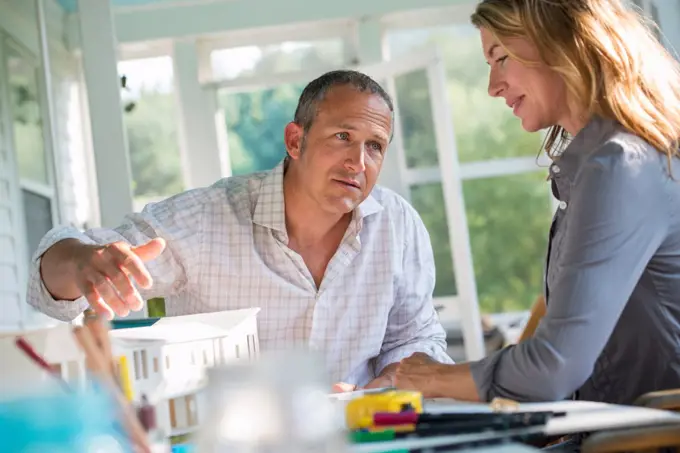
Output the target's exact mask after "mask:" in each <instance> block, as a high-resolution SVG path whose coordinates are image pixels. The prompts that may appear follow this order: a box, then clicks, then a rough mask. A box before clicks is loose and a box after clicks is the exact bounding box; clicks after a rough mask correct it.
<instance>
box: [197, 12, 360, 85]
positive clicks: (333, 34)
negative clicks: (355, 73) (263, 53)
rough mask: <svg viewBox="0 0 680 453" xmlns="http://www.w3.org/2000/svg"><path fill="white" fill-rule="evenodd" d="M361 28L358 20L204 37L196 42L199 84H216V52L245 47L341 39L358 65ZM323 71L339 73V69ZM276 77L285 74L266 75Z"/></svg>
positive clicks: (276, 27)
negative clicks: (212, 55) (214, 53)
mask: <svg viewBox="0 0 680 453" xmlns="http://www.w3.org/2000/svg"><path fill="white" fill-rule="evenodd" d="M357 27H358V24H357V21H356V20H354V19H341V20H330V21H323V22H311V23H307V24H290V25H278V26H272V27H262V28H257V29H246V30H236V31H232V32H227V33H220V34H214V35H207V36H201V37H200V38H197V39H196V48H197V52H198V59H199V80H200V81H201V83H204V84H209V83H211V82H216V80H214V79H213V71H212V65H211V58H210V55H211V53H212V52H213V51H216V50H224V49H233V48H236V47H245V46H267V45H272V44H277V43H281V42H284V41H319V40H324V39H337V38H340V39H342V41H343V44H344V48H345V52H346V55H345V61H350V62H351V61H356V60H357V56H358V49H357V46H356V44H357V43H356V35H357ZM320 69H322V70H325V69H336V67H333V68H320ZM274 75H275V76H280V75H281V74H271V73H270V74H262V76H264V77H271V76H274ZM317 75H318V74H317ZM258 76H259V75H258ZM233 80H237V79H233ZM309 80H311V79H309ZM309 80H307V81H309ZM241 85H243V84H241Z"/></svg>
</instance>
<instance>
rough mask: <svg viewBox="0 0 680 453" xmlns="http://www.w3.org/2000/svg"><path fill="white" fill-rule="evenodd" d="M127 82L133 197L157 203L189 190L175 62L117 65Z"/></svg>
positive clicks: (157, 60)
mask: <svg viewBox="0 0 680 453" xmlns="http://www.w3.org/2000/svg"><path fill="white" fill-rule="evenodd" d="M118 72H119V74H120V75H121V77H125V82H126V83H125V84H126V88H123V95H122V97H123V101H124V104H123V110H124V111H123V119H124V123H125V128H126V133H127V139H128V147H129V152H130V169H131V171H132V190H133V194H134V197H135V198H137V199H139V200H142V204H144V203H143V201H144V200H152V199H154V198H161V197H165V196H168V195H174V194H176V193H179V192H181V191H182V190H184V180H183V176H182V165H181V155H180V149H179V140H178V134H177V121H176V119H177V115H176V105H175V95H174V85H173V78H174V77H173V67H172V59H171V58H170V57H156V58H145V59H139V60H126V61H121V62H119V63H118Z"/></svg>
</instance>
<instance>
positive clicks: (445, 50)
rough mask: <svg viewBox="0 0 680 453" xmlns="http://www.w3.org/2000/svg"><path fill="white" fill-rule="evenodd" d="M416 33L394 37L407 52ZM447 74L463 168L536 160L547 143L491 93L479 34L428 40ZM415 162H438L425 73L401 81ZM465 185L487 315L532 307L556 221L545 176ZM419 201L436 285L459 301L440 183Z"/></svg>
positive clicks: (410, 160)
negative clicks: (501, 160)
mask: <svg viewBox="0 0 680 453" xmlns="http://www.w3.org/2000/svg"><path fill="white" fill-rule="evenodd" d="M409 40H413V36H408V35H407V36H395V37H394V38H393V39H392V40H391V42H390V44H391V45H392V48H393V49H394V48H395V47H396V48H401V47H402V45H403V41H407V42H408V41H409ZM422 41H423V43H425V42H426V41H427V42H430V43H435V44H436V45H437V47H438V48H439V50H440V52H441V55H442V56H443V61H444V64H445V67H446V76H447V80H448V81H449V83H448V87H447V88H448V93H447V94H448V101H449V106H450V108H451V111H452V117H453V128H454V131H455V137H456V147H457V151H458V156H459V159H460V161H461V162H474V161H485V160H491V159H499V158H508V157H524V156H536V155H537V154H538V153H539V151H540V148H541V142H542V136H541V135H540V134H528V133H526V132H524V131H523V130H522V128H521V125H520V123H519V120H518V119H517V118H515V117H514V116H513V115H512V112H511V111H510V110H509V109H508V108H507V106H506V105H505V102H504V100H502V99H494V98H492V97H490V96H489V95H488V93H487V83H488V71H489V69H488V66H487V64H486V62H485V60H484V58H483V56H482V54H481V44H480V43H479V35H478V32H477V31H476V30H475V29H474V28H473V27H471V26H459V27H447V28H444V29H440V30H434V31H431V32H429V33H427V34H426V36H425V39H423V40H422ZM396 87H397V105H398V106H399V111H400V116H401V122H402V123H401V124H402V128H403V136H404V148H405V151H406V158H407V164H408V166H409V167H411V168H418V167H431V166H434V165H437V163H438V159H437V150H436V144H435V135H434V127H433V124H434V122H433V118H432V112H431V102H430V97H429V95H430V92H429V89H428V84H427V74H426V73H425V72H424V71H417V72H413V73H410V74H406V75H403V76H401V77H399V78H397V80H396ZM536 170H537V171H536V172H534V173H528V174H519V175H511V176H502V177H495V178H485V179H476V180H468V181H465V182H464V183H463V194H464V198H465V205H466V216H467V222H468V228H469V231H470V241H471V247H472V255H473V261H474V268H475V276H476V282H477V290H478V295H479V302H480V308H481V310H482V311H483V312H487V313H496V312H503V311H514V310H525V309H528V308H529V306H530V305H531V303H532V302H533V300H535V298H536V296H537V295H538V294H540V292H541V290H542V271H543V260H544V256H545V250H546V246H547V232H548V228H549V224H550V198H549V191H548V187H547V183H546V181H545V170H543V169H541V168H540V167H538V166H537V167H536ZM411 197H412V199H411V202H412V203H413V205H414V207H415V208H416V209H417V210H418V212H419V213H420V214H421V216H422V218H423V221H424V223H425V225H426V226H427V228H428V231H429V233H430V236H431V240H432V244H433V248H434V253H435V262H436V263H437V286H436V288H435V295H441V296H443V295H451V294H456V285H455V282H454V278H453V275H454V270H453V264H452V260H451V247H450V243H449V240H448V234H447V228H448V224H447V219H446V213H445V211H444V199H443V192H442V187H441V184H426V185H421V186H416V187H414V188H413V189H412V192H411Z"/></svg>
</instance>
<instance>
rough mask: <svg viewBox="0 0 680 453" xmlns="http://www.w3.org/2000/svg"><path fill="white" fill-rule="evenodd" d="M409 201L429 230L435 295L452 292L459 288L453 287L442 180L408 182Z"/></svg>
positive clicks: (454, 285)
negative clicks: (434, 277) (413, 183)
mask: <svg viewBox="0 0 680 453" xmlns="http://www.w3.org/2000/svg"><path fill="white" fill-rule="evenodd" d="M411 204H412V205H413V207H414V208H415V209H416V211H418V214H420V217H421V218H422V219H423V223H424V224H425V227H426V228H427V231H428V233H429V234H430V242H432V249H433V250H434V263H435V267H436V271H437V274H436V279H437V280H436V283H435V287H434V296H435V297H442V296H451V295H455V294H457V292H458V291H457V290H456V281H455V278H454V273H453V262H452V260H451V242H450V241H449V230H448V228H449V225H448V222H447V220H446V211H445V209H444V192H443V190H442V184H441V183H430V184H419V185H413V186H411Z"/></svg>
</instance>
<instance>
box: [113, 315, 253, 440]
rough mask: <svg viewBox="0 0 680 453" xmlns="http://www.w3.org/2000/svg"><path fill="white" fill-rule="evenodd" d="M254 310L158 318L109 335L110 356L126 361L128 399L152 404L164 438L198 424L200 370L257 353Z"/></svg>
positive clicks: (182, 432) (200, 409)
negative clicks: (128, 370)
mask: <svg viewBox="0 0 680 453" xmlns="http://www.w3.org/2000/svg"><path fill="white" fill-rule="evenodd" d="M258 312H259V309H258V308H252V309H244V310H235V311H223V312H217V313H205V314H197V315H188V316H176V317H168V318H161V319H160V320H159V321H158V322H156V323H155V324H154V325H152V326H148V327H134V328H126V329H118V330H113V331H111V343H112V349H113V355H114V358H120V357H121V356H125V357H126V361H127V363H128V364H129V369H130V381H131V387H132V393H133V395H132V397H133V398H134V400H135V402H136V403H139V402H140V401H141V398H142V395H146V397H147V398H148V400H149V401H150V402H151V404H153V405H154V406H156V419H157V423H158V427H159V428H160V429H162V430H163V432H164V433H165V435H166V436H168V437H173V436H180V435H184V434H189V433H191V432H193V431H194V430H195V429H196V428H197V427H198V424H199V423H200V422H201V413H202V408H203V407H205V405H204V404H205V403H204V402H202V401H201V397H202V394H201V392H200V391H201V390H202V389H203V386H204V384H205V379H206V373H205V370H206V368H209V367H213V366H218V365H221V364H225V363H228V362H230V361H234V360H253V359H255V358H257V357H258V355H259V340H258V335H257V313H258Z"/></svg>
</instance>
